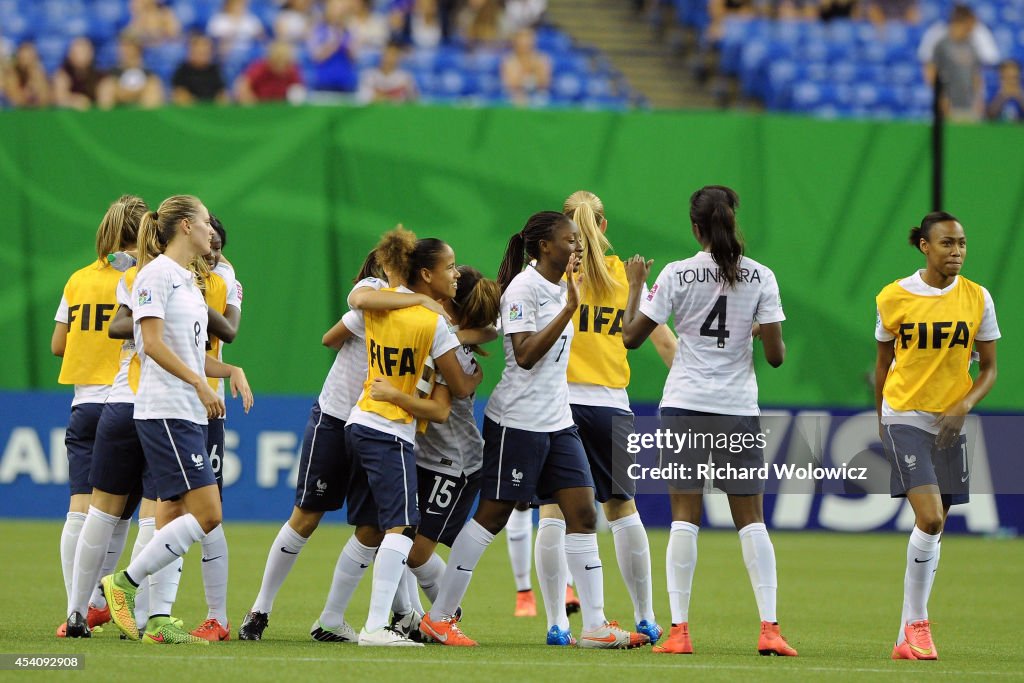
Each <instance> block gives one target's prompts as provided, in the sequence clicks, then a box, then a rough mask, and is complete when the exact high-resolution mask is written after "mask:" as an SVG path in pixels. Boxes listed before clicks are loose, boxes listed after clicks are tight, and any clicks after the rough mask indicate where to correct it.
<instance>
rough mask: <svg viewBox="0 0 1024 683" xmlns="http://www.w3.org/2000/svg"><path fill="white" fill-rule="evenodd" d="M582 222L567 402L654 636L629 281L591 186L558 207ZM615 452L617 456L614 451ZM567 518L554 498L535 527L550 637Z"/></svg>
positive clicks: (556, 621) (557, 637) (663, 337)
mask: <svg viewBox="0 0 1024 683" xmlns="http://www.w3.org/2000/svg"><path fill="white" fill-rule="evenodd" d="M562 211H563V213H565V215H566V216H569V217H570V218H572V220H573V221H574V222H575V223H576V225H578V226H579V228H580V236H581V238H582V241H583V259H582V262H581V264H580V273H581V274H582V276H583V287H582V291H583V294H582V297H581V300H580V306H579V308H578V309H577V310H576V313H575V314H574V315H573V326H574V328H575V330H576V334H575V336H574V337H573V340H572V355H571V356H570V357H569V367H568V372H567V375H568V380H569V407H570V408H571V409H572V418H573V422H575V423H576V426H577V427H578V428H579V433H580V438H581V439H582V441H583V447H584V450H585V451H586V453H587V460H588V461H589V464H590V473H591V475H592V476H593V477H594V488H595V495H596V498H597V500H598V502H599V503H601V505H602V507H603V508H604V513H605V517H606V518H607V519H608V524H609V526H610V527H611V530H612V537H613V539H614V541H615V555H616V557H617V558H618V561H619V571H620V572H622V579H623V581H624V582H625V583H626V589H627V590H628V591H629V596H630V598H631V599H632V601H633V617H634V623H636V630H637V631H638V632H640V633H643V634H645V635H646V636H647V637H648V638H650V640H651V642H652V643H655V642H657V641H658V638H660V637H661V633H662V629H661V627H660V626H658V623H657V621H656V620H655V617H654V604H653V599H652V586H651V551H650V545H649V544H648V541H647V532H646V531H645V529H644V526H643V522H641V521H640V514H639V513H638V512H637V510H636V503H634V502H633V496H634V494H635V492H636V486H635V484H634V482H633V480H632V479H630V478H629V476H628V475H627V474H626V473H627V471H628V465H629V464H631V463H629V462H627V461H626V460H625V453H626V448H625V446H626V438H627V436H628V435H629V434H630V433H631V432H632V431H633V413H632V411H631V410H630V406H629V396H628V395H627V394H626V386H627V385H628V384H629V361H628V360H627V359H626V347H625V346H623V344H622V318H623V315H624V313H625V308H626V299H627V295H628V293H629V283H628V282H627V281H626V269H625V266H624V265H623V262H622V260H621V259H619V257H618V256H614V255H610V254H607V252H608V251H609V250H610V249H611V244H610V243H609V241H608V238H607V237H606V236H605V232H606V231H607V229H608V221H607V219H606V218H605V212H604V204H603V203H602V202H601V200H600V199H599V198H598V197H597V195H595V194H593V193H592V192H587V191H586V190H580V191H578V192H574V193H573V194H571V195H569V197H568V198H567V199H566V200H565V204H564V206H563V207H562ZM651 338H652V341H653V342H654V344H655V346H656V347H657V348H658V352H659V353H660V354H661V357H662V359H664V361H665V365H667V366H668V367H671V366H672V357H673V356H674V355H675V351H676V340H675V337H673V336H672V332H671V331H670V330H669V329H668V327H667V326H665V325H659V326H658V327H657V328H655V330H654V333H653V334H652V336H651ZM616 452H617V453H618V456H617V457H616V456H615V453H616ZM564 548H565V522H564V521H563V520H562V515H561V514H560V513H559V512H558V506H557V505H552V504H548V505H542V506H541V508H540V525H539V527H538V530H537V552H536V556H537V576H538V577H539V579H540V584H541V593H542V595H543V597H544V608H545V610H546V611H547V615H548V626H549V627H550V628H549V631H548V644H549V645H565V644H567V643H568V638H567V636H566V634H568V632H569V618H568V613H567V611H566V601H565V600H563V598H562V596H563V595H564V594H565V581H566V576H565V574H566V571H567V570H566V562H565V550H564Z"/></svg>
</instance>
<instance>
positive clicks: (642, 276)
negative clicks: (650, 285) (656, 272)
mask: <svg viewBox="0 0 1024 683" xmlns="http://www.w3.org/2000/svg"><path fill="white" fill-rule="evenodd" d="M653 264H654V259H651V260H650V261H648V260H646V259H644V257H643V256H641V255H640V254H634V255H633V256H631V257H630V258H629V259H628V260H627V261H626V280H627V281H628V282H629V288H630V289H640V288H641V287H643V286H644V285H645V284H647V276H648V275H650V274H651V266H652V265H653Z"/></svg>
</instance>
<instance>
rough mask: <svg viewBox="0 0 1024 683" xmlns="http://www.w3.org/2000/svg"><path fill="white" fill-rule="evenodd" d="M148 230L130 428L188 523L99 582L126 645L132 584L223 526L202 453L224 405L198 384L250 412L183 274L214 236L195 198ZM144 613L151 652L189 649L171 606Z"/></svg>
mask: <svg viewBox="0 0 1024 683" xmlns="http://www.w3.org/2000/svg"><path fill="white" fill-rule="evenodd" d="M150 231H154V232H155V233H156V235H157V239H158V241H159V242H160V244H161V245H164V248H163V253H162V254H161V255H160V256H157V257H156V258H155V259H154V260H153V261H152V262H149V263H146V264H140V267H139V273H138V275H137V277H136V278H135V283H134V285H133V287H132V304H133V317H134V323H135V346H136V351H137V353H138V355H139V359H140V361H141V372H140V379H139V389H138V392H137V393H136V399H135V413H134V415H135V427H136V430H137V432H138V436H139V440H140V441H141V443H142V447H143V451H144V453H145V457H146V464H147V466H148V468H149V470H150V474H151V476H152V477H153V481H154V483H155V487H156V494H157V496H158V497H159V498H160V499H161V500H171V499H174V498H177V497H179V496H180V497H181V498H182V500H183V502H184V507H185V510H186V514H184V515H182V516H180V517H177V518H175V519H173V520H171V521H170V522H168V523H167V524H166V525H164V526H163V527H162V528H161V529H160V530H159V531H157V532H156V534H155V535H154V536H153V539H152V541H150V543H148V544H147V545H146V547H145V548H144V549H143V550H142V551H141V552H140V553H139V555H138V556H137V557H136V558H135V559H134V560H133V561H132V562H131V563H130V564H129V565H128V568H127V569H126V570H124V571H120V572H117V573H115V574H111V575H109V576H106V577H104V578H103V582H102V583H103V590H104V594H105V595H106V598H107V602H108V603H109V604H110V608H111V618H112V619H113V621H114V623H115V624H116V625H117V626H118V628H119V629H121V631H122V632H123V633H124V634H125V635H126V636H127V637H128V638H129V639H132V640H138V639H139V629H138V626H137V625H136V622H135V615H134V611H135V593H136V590H137V588H138V586H139V583H140V582H141V581H142V580H144V579H146V578H147V577H149V576H151V575H153V574H155V573H156V572H158V571H159V570H161V569H163V568H165V567H167V566H168V565H170V564H171V563H173V562H175V561H176V560H178V559H179V558H181V557H182V556H183V555H184V554H185V552H186V551H187V550H188V548H189V547H190V546H191V545H192V544H193V543H194V542H196V541H199V540H202V538H203V537H204V536H206V535H207V534H208V533H210V532H211V531H213V530H214V529H215V528H216V527H217V526H218V525H219V524H220V520H221V505H220V497H219V495H218V493H217V488H216V480H215V477H214V475H213V471H212V468H211V467H210V461H209V456H208V455H207V453H206V434H205V429H204V428H205V426H206V423H207V419H208V418H209V417H219V416H221V415H223V414H224V403H223V401H221V400H220V398H219V397H218V396H217V394H216V393H215V392H214V391H213V390H212V389H211V388H210V385H209V384H207V382H206V377H230V378H231V392H232V394H233V395H237V394H238V393H240V394H241V395H242V399H243V405H244V406H245V409H246V411H248V409H249V407H250V406H251V405H252V393H251V392H250V390H249V385H248V382H247V381H246V378H245V373H244V372H243V371H242V370H241V368H237V367H234V366H229V365H226V364H224V363H221V362H220V361H218V360H216V359H215V358H211V357H209V356H207V355H206V354H205V347H206V338H207V306H206V302H205V301H204V300H203V295H202V293H201V292H200V290H199V286H198V284H197V282H196V278H195V274H194V273H193V272H192V271H191V270H189V269H188V265H189V264H190V263H191V262H192V261H193V260H194V259H195V258H196V257H197V256H203V255H206V254H208V253H209V252H210V242H211V235H212V234H213V227H212V226H211V225H210V214H209V211H208V210H207V209H206V207H205V206H203V204H202V202H200V201H199V200H198V199H197V198H195V197H191V196H188V195H176V196H173V197H169V198H168V199H165V200H164V201H163V202H162V203H161V204H160V207H159V209H158V210H157V211H153V212H149V213H146V214H145V216H144V217H143V219H142V224H141V226H140V240H141V239H142V235H145V234H147V233H149V232H150ZM151 588H152V590H151V595H150V598H151V606H150V614H149V615H148V618H149V620H148V622H147V624H146V629H145V634H144V639H145V641H146V642H151V643H159V644H175V643H197V644H204V645H205V644H208V643H209V641H207V640H205V639H203V638H197V637H196V636H193V635H191V634H190V633H188V632H187V631H185V630H183V629H182V628H181V627H180V626H178V622H176V621H175V620H172V619H171V617H170V605H167V604H156V603H155V602H154V598H156V597H158V596H157V591H156V590H155V587H153V586H151Z"/></svg>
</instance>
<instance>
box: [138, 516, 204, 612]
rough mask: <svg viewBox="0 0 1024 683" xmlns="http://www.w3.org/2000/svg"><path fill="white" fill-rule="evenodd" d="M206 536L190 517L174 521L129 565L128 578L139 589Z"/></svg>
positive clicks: (196, 522)
mask: <svg viewBox="0 0 1024 683" xmlns="http://www.w3.org/2000/svg"><path fill="white" fill-rule="evenodd" d="M205 536H206V534H205V533H203V528H202V527H201V526H199V521H198V520H197V519H196V518H195V517H194V516H192V515H191V514H189V513H186V514H184V515H182V516H181V517H178V518H177V519H174V520H171V521H170V522H168V523H167V524H166V525H164V527H163V528H162V529H160V530H159V531H157V532H156V533H155V534H153V540H152V541H150V542H149V543H147V544H146V547H145V548H143V550H142V552H140V553H139V556H138V557H136V558H135V559H134V560H132V562H131V564H129V565H128V569H127V570H126V572H127V574H128V578H129V579H130V580H131V581H133V582H134V583H135V584H136V585H138V584H140V583H142V580H143V579H144V578H146V577H147V576H150V575H152V574H154V573H156V572H157V571H159V570H160V569H163V568H164V567H166V566H167V565H169V564H170V563H171V562H174V560H175V559H178V558H181V557H183V556H184V555H185V553H186V552H188V549H189V548H191V547H192V544H193V543H195V542H196V541H201V540H202V539H203V538H204V537H205ZM152 614H163V613H162V612H152Z"/></svg>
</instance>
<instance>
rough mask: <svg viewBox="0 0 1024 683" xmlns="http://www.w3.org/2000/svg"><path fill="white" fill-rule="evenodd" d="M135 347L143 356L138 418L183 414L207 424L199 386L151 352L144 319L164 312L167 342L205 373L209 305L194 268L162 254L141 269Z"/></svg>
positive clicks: (134, 310)
mask: <svg viewBox="0 0 1024 683" xmlns="http://www.w3.org/2000/svg"><path fill="white" fill-rule="evenodd" d="M132 304H133V306H132V314H133V316H134V318H135V349H136V352H137V353H138V354H139V360H140V361H141V362H142V375H141V377H140V379H139V392H138V394H136V396H135V419H137V420H152V419H169V418H173V419H178V420H189V421H191V422H195V423H196V424H206V423H207V420H206V409H205V408H204V407H203V404H202V402H201V401H200V400H199V396H198V395H197V394H196V390H195V389H194V388H192V386H191V385H189V384H186V383H185V382H183V381H182V380H180V379H178V378H177V377H175V376H174V375H172V374H171V373H169V372H167V371H166V370H164V369H163V368H162V367H160V366H159V365H157V364H156V362H154V361H153V360H151V359H150V358H149V357H148V356H147V355H146V348H145V345H144V344H143V342H142V326H141V324H140V323H141V321H142V320H143V319H145V318H161V319H163V321H164V335H163V339H164V343H165V344H167V346H168V347H169V348H170V349H171V351H174V353H176V354H177V355H178V357H179V358H180V359H181V360H182V361H183V362H184V363H185V365H187V366H188V367H189V369H190V370H192V371H193V372H195V373H196V374H197V375H199V376H200V377H203V378H205V377H206V370H205V367H206V320H207V307H206V301H205V300H204V299H203V293H202V292H201V291H199V287H198V286H197V285H196V282H195V277H194V276H193V275H192V271H190V270H188V269H187V268H182V267H181V266H179V265H178V264H177V263H175V262H174V261H172V260H171V259H170V258H168V257H167V256H164V255H163V254H161V255H160V256H157V257H156V259H154V260H153V261H152V262H151V263H148V264H147V265H146V266H145V267H144V268H142V269H141V270H140V271H139V274H138V276H136V278H135V284H134V286H133V287H132Z"/></svg>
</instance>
